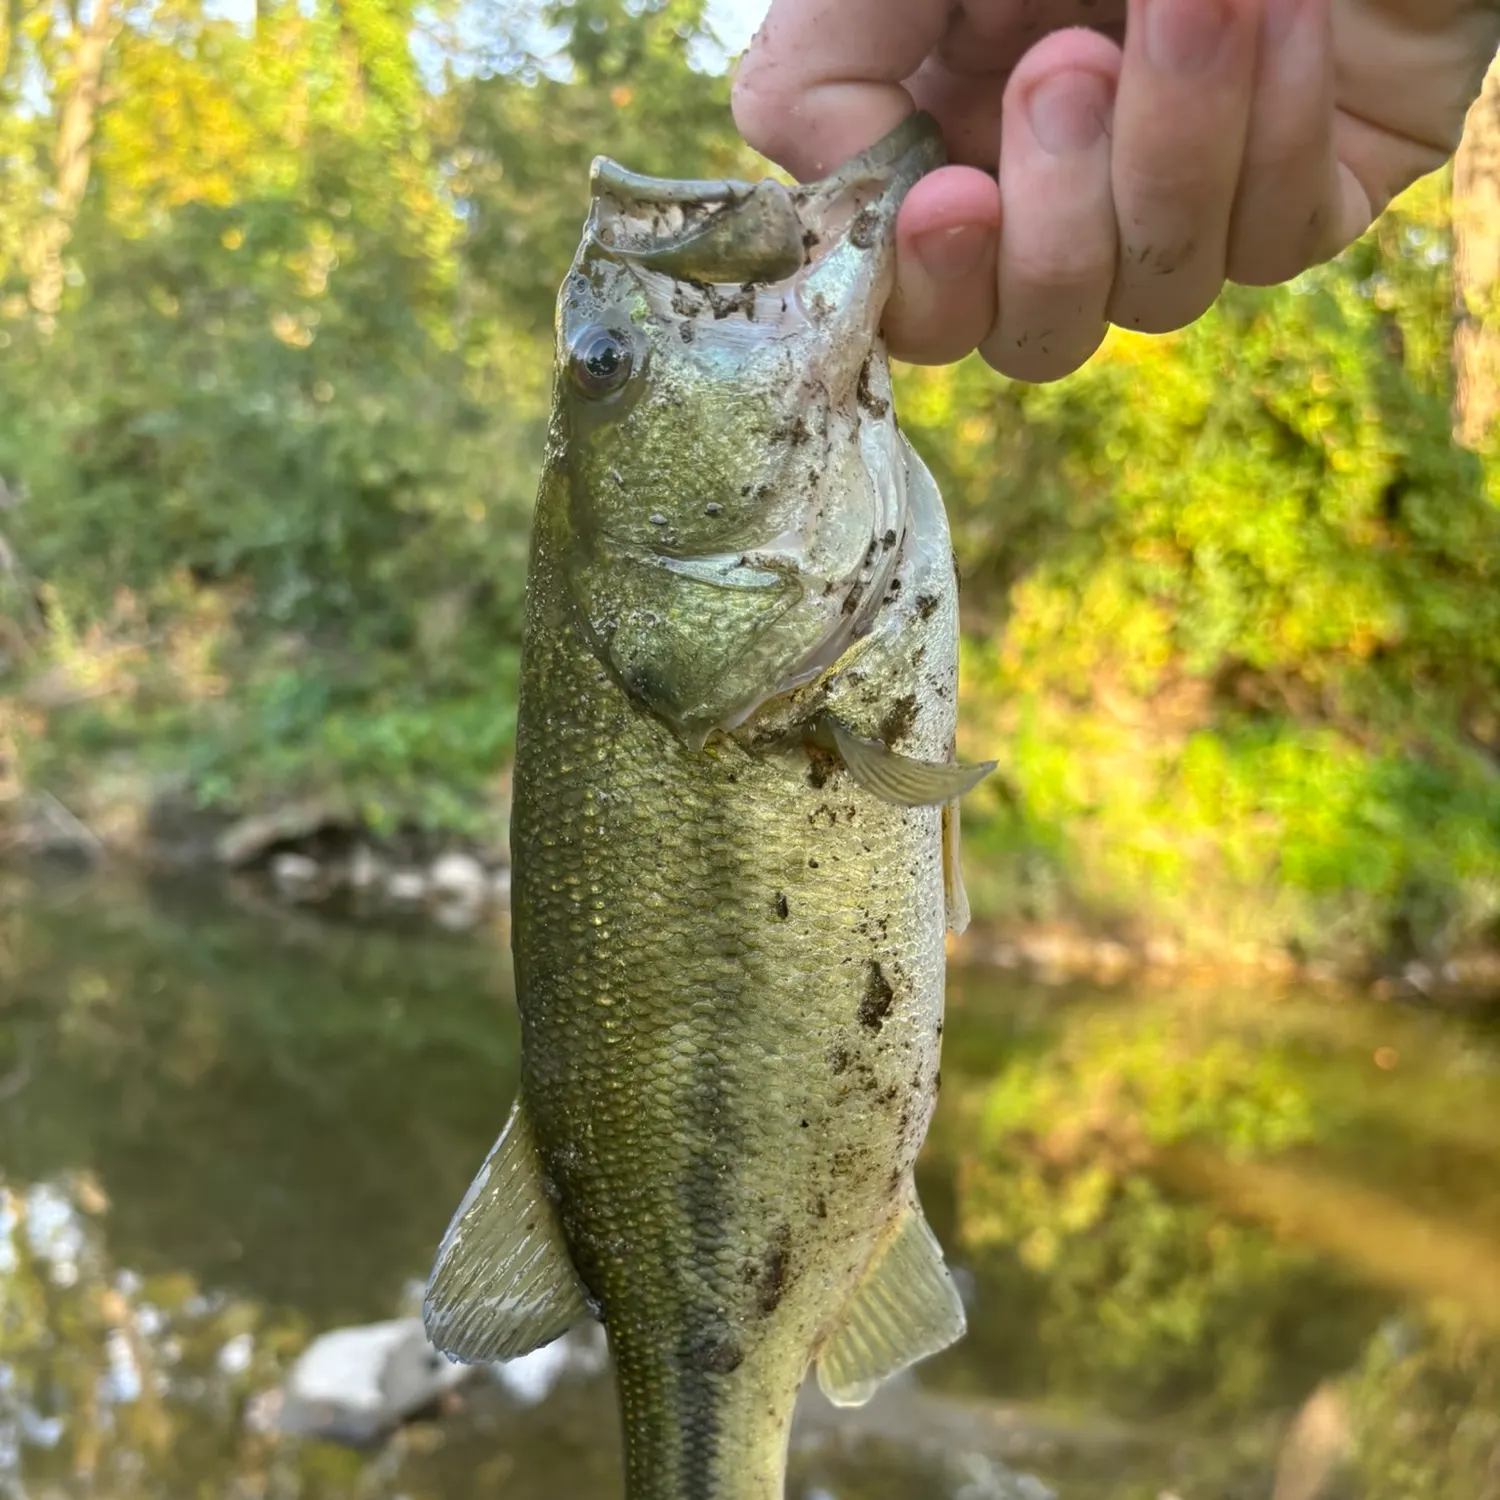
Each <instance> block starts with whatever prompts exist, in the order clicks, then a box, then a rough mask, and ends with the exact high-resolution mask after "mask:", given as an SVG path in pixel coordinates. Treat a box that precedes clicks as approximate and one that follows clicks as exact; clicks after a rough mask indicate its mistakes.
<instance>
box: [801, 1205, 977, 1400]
mask: <svg viewBox="0 0 1500 1500" xmlns="http://www.w3.org/2000/svg"><path fill="white" fill-rule="evenodd" d="M964 1327H965V1319H964V1305H963V1302H962V1300H961V1299H960V1298H959V1295H958V1288H957V1287H956V1286H955V1285H954V1284H953V1277H952V1276H951V1275H950V1274H949V1271H948V1267H947V1266H946V1265H945V1264H944V1262H943V1251H942V1247H941V1246H940V1245H939V1244H938V1242H937V1237H936V1236H935V1235H934V1234H933V1232H932V1230H931V1228H930V1227H929V1226H928V1223H927V1220H926V1218H924V1217H923V1214H922V1210H921V1207H920V1206H919V1205H918V1203H917V1201H916V1198H915V1196H913V1197H912V1199H911V1201H910V1202H909V1203H908V1204H907V1206H906V1208H905V1209H903V1210H902V1213H901V1217H900V1219H899V1220H898V1221H897V1224H896V1227H895V1230H894V1232H893V1233H892V1235H891V1237H890V1239H888V1240H887V1241H886V1243H885V1244H884V1245H883V1246H882V1247H881V1248H880V1249H879V1250H877V1251H876V1253H875V1257H874V1259H873V1260H872V1261H871V1263H870V1266H869V1269H868V1270H867V1271H866V1272H865V1277H864V1280H863V1281H861V1282H860V1284H859V1287H858V1288H857V1289H856V1291H855V1293H854V1295H853V1297H852V1298H850V1300H849V1305H848V1306H847V1307H846V1308H845V1309H844V1314H843V1319H842V1321H841V1322H840V1323H839V1325H838V1327H837V1328H835V1330H834V1331H833V1333H832V1335H831V1336H830V1337H829V1339H828V1341H827V1343H825V1344H824V1346H823V1349H822V1352H821V1353H820V1354H819V1355H818V1384H819V1385H820V1386H822V1388H823V1394H824V1395H825V1396H827V1397H828V1399H829V1400H830V1401H832V1402H833V1404H834V1405H835V1406H863V1405H864V1404H865V1402H866V1401H868V1400H869V1399H870V1397H871V1396H873V1395H874V1394H875V1392H876V1390H877V1389H878V1388H879V1386H880V1384H881V1382H882V1381H884V1380H887V1379H889V1378H890V1377H891V1376H892V1375H894V1374H896V1373H897V1371H899V1370H904V1369H905V1368H906V1367H907V1366H908V1365H913V1364H915V1363H916V1362H917V1361H918V1360H919V1359H926V1358H927V1357H928V1356H929V1355H933V1354H936V1353H938V1351H939V1350H942V1349H946V1348H947V1347H948V1345H949V1344H952V1343H954V1342H955V1341H956V1340H958V1339H960V1338H962V1337H963V1332H964Z"/></svg>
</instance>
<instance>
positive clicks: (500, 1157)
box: [422, 1099, 589, 1364]
mask: <svg viewBox="0 0 1500 1500" xmlns="http://www.w3.org/2000/svg"><path fill="white" fill-rule="evenodd" d="M588 1315H589V1305H588V1299H587V1295H586V1293H585V1291H584V1288H583V1284H582V1283H581V1282H580V1281H579V1279H578V1273H577V1272H576V1271H575V1270H574V1269H573V1263H572V1261H571V1260H570V1259H569V1256H568V1249H567V1245H566V1243H565V1241H564V1239H563V1232H562V1225H561V1223H560V1222H559V1221H558V1217H557V1210H556V1209H555V1208H554V1207H553V1205H552V1203H551V1201H550V1200H549V1199H548V1197H547V1194H546V1192H545V1191H544V1190H543V1187H542V1172H541V1166H540V1163H539V1161H538V1159H537V1154H536V1145H535V1142H534V1141H533V1140H532V1137H531V1127H530V1125H529V1123H528V1122H527V1119H526V1110H525V1107H524V1102H523V1101H522V1100H519V1099H518V1100H517V1101H516V1106H515V1108H514V1109H513V1110H512V1111H511V1115H510V1119H509V1120H508V1121H507V1122H506V1126H505V1129H504V1130H503V1131H501V1133H500V1139H499V1140H498V1141H496V1142H495V1144H494V1146H493V1148H492V1149H491V1151H490V1154H489V1155H488V1156H487V1157H486V1158H485V1161H484V1165H483V1166H482V1167H480V1169H479V1173H478V1175H477V1176H476V1177H475V1178H474V1181H473V1182H472V1183H471V1184H470V1185H469V1191H468V1192H467V1193H465V1194H464V1199H463V1202H462V1203H460V1204H459V1205H458V1211H457V1213H455V1214H454V1215H453V1221H452V1223H450V1224H449V1225H448V1232H447V1234H445V1235H444V1236H443V1243H442V1245H441V1246H439V1248H438V1253H437V1260H436V1262H435V1263H434V1265H433V1268H432V1275H431V1276H430V1277H429V1278H428V1282H427V1296H426V1299H425V1300H424V1302H423V1304H422V1320H423V1322H424V1323H425V1324H426V1327H427V1336H428V1338H430V1339H431V1340H432V1342H433V1344H434V1345H435V1346H436V1347H437V1348H439V1349H441V1350H442V1351H443V1353H444V1354H446V1355H447V1356H448V1357H449V1358H450V1359H454V1360H459V1361H461V1362H462V1363H464V1364H483V1363H487V1362H488V1361H490V1360H495V1359H514V1358H516V1357H517V1356H518V1355H521V1354H529V1353H530V1352H531V1351H532V1350H533V1349H539V1348H540V1347H541V1346H542V1345H543V1344H550V1343H551V1342H552V1340H553V1339H556V1338H561V1337H562V1335H563V1334H565V1333H566V1332H567V1331H568V1329H570V1328H571V1327H573V1325H574V1324H575V1323H579V1322H581V1321H582V1320H583V1319H584V1318H586V1317H587V1316H588Z"/></svg>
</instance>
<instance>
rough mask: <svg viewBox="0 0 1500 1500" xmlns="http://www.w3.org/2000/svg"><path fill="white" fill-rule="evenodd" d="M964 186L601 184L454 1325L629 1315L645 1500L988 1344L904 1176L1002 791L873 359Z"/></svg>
mask: <svg viewBox="0 0 1500 1500" xmlns="http://www.w3.org/2000/svg"><path fill="white" fill-rule="evenodd" d="M936 159H937V155H936V148H935V142H934V137H933V132H932V127H931V125H930V122H923V121H920V120H919V121H916V122H914V123H911V124H909V125H908V126H907V127H904V129H903V131H902V132H898V133H897V135H896V136H895V137H894V138H893V139H892V140H891V141H888V142H886V143H882V145H881V146H877V147H876V148H872V151H871V153H868V154H867V156H866V158H864V159H861V160H859V161H857V162H856V163H854V164H852V166H851V167H850V168H847V169H845V171H844V173H843V174H839V175H836V177H835V178H834V179H831V180H830V182H829V183H827V184H822V185H814V186H813V187H811V188H808V189H799V190H796V195H794V194H793V190H787V189H780V188H776V192H780V193H784V194H785V195H786V197H787V201H788V202H789V203H790V204H791V205H792V207H791V209H790V210H788V215H789V216H790V217H788V215H782V214H781V211H780V210H779V209H778V208H777V207H776V204H777V202H778V201H779V200H777V199H776V198H775V197H774V194H771V195H769V196H768V195H767V194H766V193H763V192H761V191H760V189H756V190H754V192H755V193H759V194H760V196H759V197H755V198H752V196H751V195H752V190H750V189H748V188H735V186H734V185H725V184H696V185H695V184H670V183H669V184H656V185H654V186H653V183H652V180H651V179H641V178H633V177H629V175H628V174H623V173H620V171H619V169H617V168H612V167H610V166H609V164H604V166H603V167H596V185H595V195H596V196H595V210H594V214H593V215H592V217H591V220H590V224H591V228H590V231H589V233H588V234H586V236H585V244H584V248H583V249H582V250H581V251H580V255H579V259H578V260H577V261H576V262H575V268H574V271H573V272H572V273H570V277H569V279H568V281H567V282H566V283H565V285H564V291H563V294H562V296H561V298H560V303H559V332H558V342H559V348H558V354H559V363H560V369H561V371H562V373H561V374H560V376H559V380H558V387H557V397H556V401H555V405H554V415H553V423H552V428H551V432H550V435H549V443H548V455H547V463H546V466H545V469H544V476H543V482H542V486H541V491H540V494H539V497H538V503H537V511H536V519H535V523H534V530H533V544H532V557H531V563H530V572H529V576H528V596H527V597H528V603H527V620H526V631H525V640H524V645H523V660H522V677H521V699H520V709H519V721H518V733H517V751H516V766H515V777H514V788H515V790H514V805H513V811H512V827H511V843H512V848H513V851H514V873H513V883H512V903H513V911H512V933H513V937H512V941H513V947H514V952H515V961H516V984H517V995H518V1001H519V1006H520V1011H521V1023H522V1086H521V1098H520V1100H519V1101H518V1103H517V1104H516V1105H515V1107H514V1108H513V1111H512V1115H511V1119H510V1122H509V1124H508V1125H507V1127H506V1130H505V1132H504V1133H503V1134H502V1136H501V1139H500V1140H499V1141H498V1142H497V1144H496V1146H495V1148H494V1151H493V1152H492V1153H491V1156H490V1158H489V1160H488V1161H487V1162H486V1164H485V1166H484V1167H483V1168H482V1169H481V1171H480V1173H479V1175H478V1177H476V1179H475V1183H474V1186H473V1187H472V1188H471V1189H470V1192H469V1194H468V1196H467V1197H466V1198H465V1201H464V1203H463V1204H462V1205H460V1208H459V1211H458V1213H457V1214H456V1215H455V1217H454V1220H453V1223H452V1224H451V1225H450V1227H449V1231H448V1234H447V1236H446V1237H445V1239H444V1242H443V1246H442V1248H441V1249H440V1251H439V1255H438V1260H437V1264H436V1266H435V1267H434V1272H433V1276H432V1279H431V1283H430V1286H429V1293H428V1299H427V1303H426V1309H425V1313H426V1318H427V1323H428V1328H429V1331H430V1333H431V1336H432V1337H433V1339H434V1342H435V1343H437V1345H438V1346H439V1347H440V1348H443V1349H444V1350H446V1351H448V1352H449V1353H450V1354H451V1355H453V1356H454V1357H457V1358H464V1359H492V1358H497V1357H505V1356H510V1355H514V1354H519V1353H522V1352H525V1351H526V1350H527V1349H530V1348H534V1347H537V1346H538V1345H540V1344H542V1343H545V1342H546V1341H547V1340H549V1339H551V1338H555V1337H557V1336H558V1335H559V1334H560V1333H562V1332H563V1331H565V1329H566V1328H567V1327H569V1326H570V1325H571V1324H572V1323H573V1322H575V1321H577V1320H578V1319H579V1318H581V1317H584V1316H587V1315H589V1314H591V1313H592V1314H593V1315H596V1316H599V1317H601V1318H602V1319H603V1321H604V1324H605V1327H606V1329H607V1332H608V1337H609V1343H610V1348H611V1352H612V1355H613V1359H614V1365H615V1370H616V1376H617V1381H618V1388H619V1398H620V1409H621V1417H622V1422H623V1426H624V1433H625V1453H626V1492H627V1495H628V1496H629V1500H780V1497H781V1495H782V1492H783V1484H784V1469H785V1461H786V1450H787V1438H788V1433H789V1429H790V1422H791V1415H792V1410H793V1406H794V1404H795V1401H796V1397H797V1392H798V1390H799V1388H800V1386H801V1384H802V1381H803V1379H804V1378H805V1376H806V1373H807V1371H808V1368H809V1366H810V1364H812V1363H814V1362H816V1363H817V1365H818V1369H819V1378H820V1380H821V1381H822V1383H823V1385H824V1388H825V1390H827V1391H828V1392H829V1394H830V1395H831V1396H832V1397H833V1398H834V1399H835V1400H838V1401H844V1402H847V1403H851V1404H852V1403H857V1402H859V1401H862V1400H865V1399H868V1396H869V1395H870V1394H871V1393H872V1391H873V1390H874V1388H875V1386H876V1385H877V1384H878V1383H879V1381H880V1380H881V1379H883V1378H885V1377H887V1376H888V1375H890V1374H891V1373H893V1372H894V1371H895V1370H897V1369H900V1368H902V1367H903V1366H905V1365H907V1364H910V1363H911V1362H912V1361H914V1360H915V1359H918V1358H921V1357H923V1356H924V1355H927V1354H930V1353H932V1352H934V1351H935V1350H936V1349H938V1348H941V1347H943V1346H944V1345H945V1344H947V1343H949V1342H951V1341H952V1339H953V1338H955V1337H957V1336H958V1334H959V1333H960V1332H961V1331H962V1328H963V1313H962V1307H961V1305H960V1304H959V1302H958V1299H957V1295H956V1293H955V1291H954V1288H953V1284H952V1281H951V1278H950V1277H949V1276H948V1273H947V1270H946V1268H945V1267H944V1265H943V1263H942V1258H941V1252H940V1251H939V1249H938V1247H937V1244H936V1241H935V1240H934V1239H933V1237H932V1235H931V1232H930V1230H928V1228H927V1226H926V1223H925V1220H924V1219H923V1218H922V1215H921V1211H920V1209H919V1208H918V1207H917V1204H916V1196H915V1191H914V1188H913V1185H912V1167H913V1164H914V1162H915V1159H916V1156H917V1152H918V1150H919V1148H920V1146H921V1143H922V1140H923V1137H924V1135H925V1133H926V1129H927V1125H928V1121H929V1119H930V1117H931V1113H932V1109H933V1106H934V1103H935V1098H936V1091H937V1073H938V1057H939V1038H940V1036H941V1032H942V1004H943V968H944V930H945V926H946V925H947V923H948V921H949V919H950V917H952V916H954V914H955V910H956V908H957V907H961V904H962V903H961V897H960V896H959V894H958V890H959V887H958V881H957V864H956V841H955V836H956V806H955V805H953V804H955V802H956V797H957V795H958V794H959V792H961V791H962V790H963V788H964V787H965V786H967V785H970V784H972V781H973V780H974V779H975V775H976V774H982V770H983V768H978V770H977V771H976V769H975V768H963V767H958V766H956V765H955V764H953V760H952V750H953V741H954V728H955V708H954V699H955V687H956V677H957V608H956V593H957V586H956V579H955V578H954V574H953V565H952V556H951V552H950V550H949V543H948V532H947V524H946V520H945V518H944V516H943V510H942V502H941V500H940V498H939V497H938V495H937V491H936V489H935V487H934V486H933V485H932V481H931V478H930V476H928V475H927V473H926V470H925V469H923V468H922V466H921V463H920V460H918V459H917V458H916V456H915V454H914V453H912V452H911V450H910V448H909V447H908V446H907V445H906V443H905V440H904V439H903V438H901V436H900V434H899V432H898V431H897V430H896V427H895V423H894V418H893V416H892V415H891V413H890V387H889V378H888V375H887V372H886V369H885V363H884V356H883V351H882V350H881V348H880V345H879V341H878V338H877V336H876V331H875V330H876V328H877V326H878V321H879V313H880V307H881V305H882V304H883V301H884V296H885V294H886V291H887V290H888V288H889V285H890V278H891V257H892V254H893V226H894V218H895V211H896V208H897V206H899V201H900V197H901V195H902V194H903V193H904V191H905V189H906V187H908V186H909V185H910V183H911V182H912V181H914V180H915V178H916V175H918V173H919V171H920V170H921V168H922V167H923V166H926V165H931V164H932V163H933V162H934V161H935V160H936ZM611 174H613V175H611ZM766 186H767V185H764V184H763V185H762V188H764V187H766ZM772 186H774V185H772ZM652 193H656V194H658V196H659V197H661V198H662V199H663V201H670V202H671V203H672V204H673V205H674V208H673V215H672V218H671V224H672V233H673V234H675V235H676V236H677V237H678V239H679V240H680V241H682V243H679V244H677V245H675V246H674V247H671V249H670V254H668V253H667V252H666V251H662V252H661V253H660V254H658V252H657V249H655V248H653V246H655V245H656V241H654V240H653V239H651V237H650V236H651V235H653V234H657V233H659V232H660V215H658V214H656V213H654V211H653V210H652V208H651V202H652V200H651V197H650V195H651V194H652ZM642 195H644V196H642ZM667 195H675V196H671V197H667ZM695 195H696V196H695ZM695 202H696V203H697V204H698V205H699V208H701V210H702V212H701V215H699V216H697V217H695V210H694V203H695ZM752 203H753V206H754V209H755V212H754V214H753V215H751V216H750V217H749V218H747V219H746V220H745V223H744V224H743V225H741V226H740V227H739V228H736V221H735V218H734V215H735V214H736V213H739V212H741V210H742V209H743V211H744V212H745V213H746V214H749V209H748V208H745V207H744V205H746V204H752ZM783 223H790V224H791V226H792V229H793V230H794V231H795V233H796V243H795V245H788V244H787V243H785V242H783V241H777V240H776V239H775V236H776V234H778V233H780V230H778V228H777V226H778V225H781V224H783ZM643 226H644V227H643ZM716 236H717V238H716ZM757 236H758V237H759V238H757ZM653 257H654V258H653ZM715 257H717V260H716V259H715ZM757 257H759V263H762V264H763V265H764V266H765V267H766V272H765V274H766V276H767V277H768V278H769V277H770V276H771V275H772V274H773V270H774V272H775V274H777V275H780V276H781V277H783V278H786V276H787V268H788V266H790V265H793V264H797V263H798V262H800V265H799V266H798V269H797V270H796V271H795V272H794V273H793V274H792V277H791V279H790V280H789V281H785V283H784V286H783V290H782V291H781V293H780V294H779V296H776V297H773V296H772V295H770V293H768V292H757V293H756V294H755V295H754V296H745V297H740V298H738V300H737V303H736V306H737V308H738V311H737V312H732V313H724V312H720V311H715V312H714V313H713V315H712V316H711V317H709V318H707V319H704V318H702V316H701V313H700V310H699V309H698V304H697V303H695V302H694V297H695V296H696V295H697V293H696V290H695V289H696V288H697V287H698V286H699V285H700V281H701V282H711V281H712V280H713V276H712V274H711V273H712V271H713V269H714V267H715V265H717V266H719V267H720V268H721V269H722V267H724V266H727V265H731V264H732V265H735V266H741V267H742V266H743V265H746V264H751V265H753V264H756V263H758V262H757ZM663 265H667V266H668V267H669V269H668V270H663V269H662V268H661V267H662V266H663ZM694 267H697V268H698V269H699V270H700V271H702V272H703V273H704V274H703V275H702V276H701V278H694V277H692V276H690V275H689V276H688V279H687V280H685V281H684V280H682V279H680V278H682V277H683V276H684V275H687V274H688V273H689V272H691V270H692V269H693V268H694ZM747 305H748V309H749V312H751V313H756V314H759V313H760V312H762V311H764V309H765V308H770V307H773V306H775V307H780V309H781V312H780V314H779V315H778V316H779V317H780V318H781V319H783V321H782V322H777V323H764V322H763V323H759V324H757V323H756V322H755V320H754V318H751V317H748V316H746V307H747ZM721 306H722V299H721V301H720V303H718V304H715V307H716V308H718V307H721ZM695 319H698V321H694V320H695ZM684 320H687V321H684ZM685 327H690V328H692V329H693V330H694V336H693V337H692V338H691V339H687V338H684V337H682V336H681V334H680V332H679V330H680V329H681V328H685ZM758 340H759V341H761V343H764V344H765V345H766V347H767V348H769V350H770V353H769V354H767V355H766V356H765V358H764V359H761V357H760V355H758V354H757V352H756V351H757V349H758V348H759V347H760V345H759V344H758V343H757V341H758ZM601 349H603V350H605V353H604V354H603V355H600V354H599V351H600V350H601ZM580 351H582V352H580ZM758 360H759V363H757V361H758ZM581 361H582V362H583V364H582V366H580V362H581ZM789 371H792V372H800V376H799V379H800V384H799V383H798V381H792V384H791V385H790V386H788V380H789V378H790V377H789V375H788V372H789ZM757 372H759V373H757ZM663 391H665V392H667V393H669V394H670V397H671V399H670V400H666V399H661V393H662V392H663ZM809 393H812V394H811V395H809ZM809 400H818V401H822V402H823V403H825V407H824V409H822V410H812V409H811V408H809V406H808V401H809ZM716 414H717V415H716ZM726 414H727V415H726ZM721 417H722V418H724V420H720V419H719V418H721ZM728 417H732V418H733V422H734V423H735V424H737V425H735V426H734V427H732V428H729V427H727V426H726V422H727V420H728ZM811 431H817V432H819V433H822V434H825V436H826V443H825V444H824V446H822V447H821V448H820V449H819V462H818V463H817V464H816V465H809V464H808V462H807V459H806V456H805V453H804V452H803V450H804V449H805V448H806V447H807V446H808V434H809V432H811ZM747 434H748V435H747ZM822 442H823V440H822V439H820V443H822ZM746 464H753V465H754V467H753V468H752V469H750V470H749V471H748V473H749V477H748V478H746V477H744V476H745V475H746V473H747V470H746V468H745V465H746ZM705 495H708V496H719V495H726V496H731V497H734V496H739V497H740V498H741V500H743V502H744V503H738V502H736V504H735V507H734V511H733V513H732V514H730V513H728V511H727V509H726V505H727V502H725V501H721V500H717V499H712V500H708V501H705V500H704V499H703V497H704V496H705ZM694 507H696V510H695V509H694ZM710 507H715V508H712V509H711V508H710ZM758 517H759V520H757V518H758ZM757 526H759V528H760V530H759V531H757ZM747 536H748V537H751V538H756V537H758V538H759V540H758V541H753V542H752V543H750V544H746V543H745V541H744V538H745V537H747ZM731 537H732V538H733V542H732V550H726V551H724V552H719V553H716V552H715V551H713V547H714V546H715V545H721V546H722V545H725V544H726V538H731ZM653 538H654V540H653ZM674 538H675V540H674ZM684 538H686V539H688V541H690V542H691V550H689V551H684V550H683V546H684V545H685V543H684V542H683V539H684ZM742 547H743V548H744V550H743V551H741V550H740V549H741V548H742Z"/></svg>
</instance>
